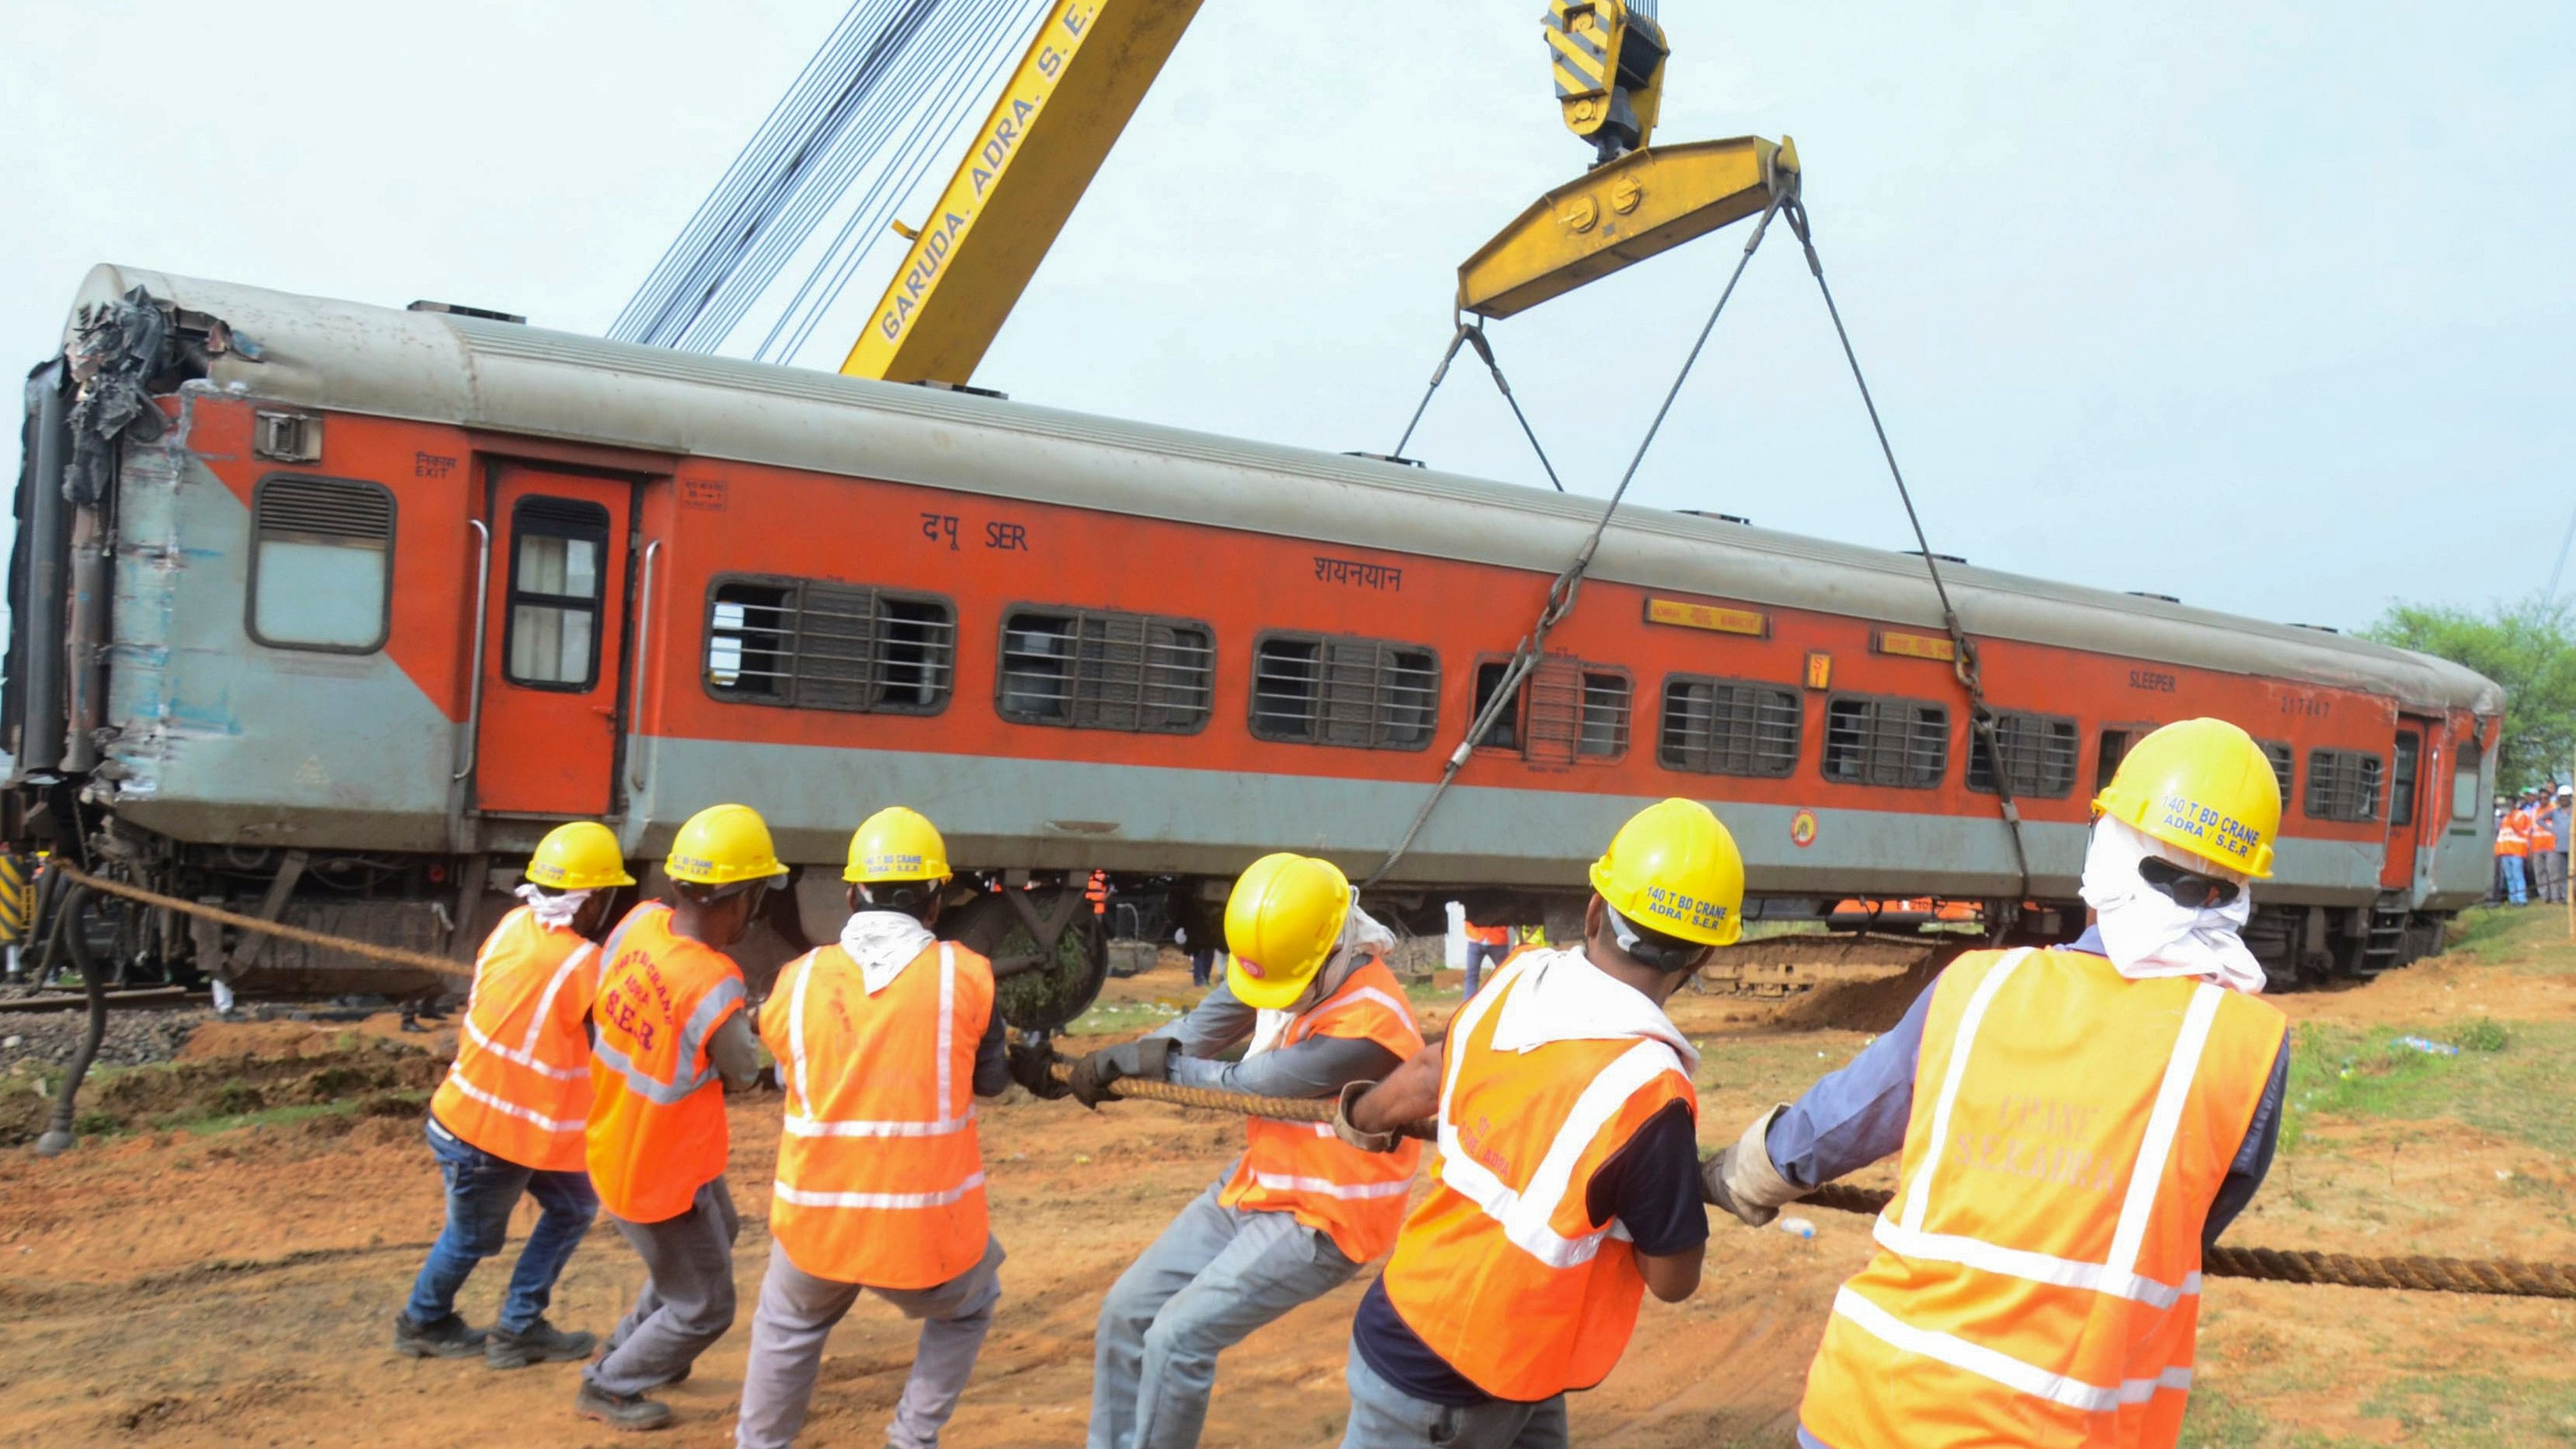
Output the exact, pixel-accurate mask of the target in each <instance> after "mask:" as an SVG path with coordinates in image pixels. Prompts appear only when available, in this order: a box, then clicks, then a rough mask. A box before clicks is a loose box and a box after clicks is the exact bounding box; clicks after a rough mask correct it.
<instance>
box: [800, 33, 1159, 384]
mask: <svg viewBox="0 0 2576 1449" xmlns="http://www.w3.org/2000/svg"><path fill="white" fill-rule="evenodd" d="M1199 3H1200V0H1060V3H1058V4H1056V5H1055V6H1053V7H1051V8H1050V9H1049V10H1048V11H1047V17H1046V20H1045V22H1044V23H1042V24H1041V25H1039V26H1038V32H1037V35H1036V37H1035V38H1033V39H1032V40H1031V41H1030V42H1029V48H1028V51H1027V53H1026V54H1024V55H1022V56H1021V57H1020V63H1019V67H1018V69H1016V70H1015V71H1013V72H1012V74H1011V79H1010V83H1009V84H1008V85H1005V86H1004V87H1003V88H1002V93H1001V96H1000V97H999V98H998V99H996V100H995V101H994V102H993V109H992V111H991V112H990V113H989V114H987V115H986V116H985V117H984V124H983V127H982V129H981V130H979V131H977V132H976V134H975V143H974V145H973V146H972V147H970V148H969V149H968V150H967V152H966V157H965V159H964V160H963V161H961V162H960V163H958V167H957V173H956V174H955V175H954V176H951V177H950V178H949V180H948V186H947V189H946V190H945V191H943V192H941V193H940V197H939V204H938V205H937V206H936V207H933V208H932V209H931V212H930V216H929V219H928V220H927V221H926V222H925V223H924V224H923V226H922V228H921V230H920V231H919V232H918V233H917V234H915V235H914V236H913V238H912V247H911V250H909V251H908V252H906V253H905V254H904V259H903V265H901V266H899V267H897V268H896V269H895V274H894V280H892V281H891V282H889V283H887V284H886V289H885V295H884V296H882V297H880V298H878V299H877V308H876V311H875V312H873V313H871V314H870V315H869V317H868V323H867V327H866V329H865V330H864V331H862V332H861V333H860V334H859V340H858V342H857V344H856V345H854V346H853V347H851V348H850V355H849V356H848V357H847V358H845V359H843V360H842V362H841V371H842V372H843V373H846V374H848V375H849V376H852V377H879V378H884V379H886V380H888V381H890V382H945V383H963V382H965V381H966V380H967V379H968V378H969V377H972V376H973V375H974V372H975V364H977V363H978V362H981V361H983V359H984V350H985V349H986V348H988V347H990V346H992V345H993V337H994V335H995V334H996V333H998V332H1000V331H1001V330H1002V323H1003V322H1004V321H1005V320H1006V319H1007V318H1009V316H1010V315H1011V307H1012V305H1013V304H1014V303H1016V302H1018V301H1019V299H1020V293H1021V291H1022V290H1023V289H1025V288H1026V287H1027V286H1028V284H1029V278H1030V277H1032V276H1034V275H1036V273H1037V269H1038V263H1039V262H1040V261H1042V260H1044V259H1045V257H1046V253H1047V248H1048V247H1050V246H1052V245H1054V244H1055V238H1056V234H1057V233H1058V232H1060V231H1062V230H1063V229H1064V223H1065V219H1066V218H1067V217H1070V216H1072V215H1073V208H1074V205H1075V203H1077V202H1079V201H1081V200H1082V193H1083V191H1084V189H1085V188H1087V187H1089V186H1090V185H1091V178H1092V177H1093V175H1095V174H1096V173H1098V171H1099V170H1100V163H1101V162H1102V161H1104V160H1106V159H1107V158H1108V156H1109V149H1110V148H1111V147H1112V146H1115V145H1117V144H1118V135H1119V133H1120V132H1121V131H1123V130H1125V129H1126V127H1127V121H1128V118H1129V117H1131V116H1133V115H1135V114H1136V105H1137V103H1138V102H1139V101H1142V100H1143V99H1144V98H1145V91H1146V89H1147V88H1148V87H1150V86H1151V85H1153V83H1154V77H1155V76H1157V75H1159V74H1160V73H1161V72H1162V69H1163V62H1165V61H1166V60H1168V59H1170V58H1171V54H1172V47H1173V46H1175V45H1177V44H1179V43H1180V39H1181V32H1182V31H1184V30H1187V29H1188V28H1189V24H1190V21H1191V19H1192V18H1193V17H1195V16H1196V15H1197V14H1198V11H1199Z"/></svg>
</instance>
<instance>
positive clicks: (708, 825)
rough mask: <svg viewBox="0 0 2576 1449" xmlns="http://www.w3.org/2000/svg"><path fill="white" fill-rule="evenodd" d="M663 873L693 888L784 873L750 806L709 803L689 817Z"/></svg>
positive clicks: (762, 823)
mask: <svg viewBox="0 0 2576 1449" xmlns="http://www.w3.org/2000/svg"><path fill="white" fill-rule="evenodd" d="M662 871H663V873H664V874H665V875H668V876H669V877H670V878H671V879H673V880H682V881H687V882H689V883H691V884H692V885H716V886H721V885H735V884H738V883H740V882H743V881H751V880H766V879H768V878H769V877H771V876H780V875H785V874H787V867H785V866H783V865H780V864H779V863H778V848H777V847H776V846H774V845H772V844H770V843H769V826H768V824H767V822H765V821H763V820H762V819H761V818H760V812H759V811H757V810H754V809H752V808H751V807H750V806H748V805H710V806H708V807H707V808H706V809H704V810H701V811H699V812H698V813H697V814H695V815H692V816H690V817H689V821H688V823H687V824H686V825H683V826H681V827H680V833H679V835H678V836H677V837H675V838H674V839H673V840H672V841H671V858H670V859H668V860H666V861H664V862H662Z"/></svg>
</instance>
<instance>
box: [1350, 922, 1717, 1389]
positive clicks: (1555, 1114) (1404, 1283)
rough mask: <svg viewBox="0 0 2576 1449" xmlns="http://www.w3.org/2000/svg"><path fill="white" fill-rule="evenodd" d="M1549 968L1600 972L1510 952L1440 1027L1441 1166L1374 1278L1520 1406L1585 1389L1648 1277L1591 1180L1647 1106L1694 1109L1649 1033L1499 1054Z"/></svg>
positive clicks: (1404, 1310)
mask: <svg viewBox="0 0 2576 1449" xmlns="http://www.w3.org/2000/svg"><path fill="white" fill-rule="evenodd" d="M1555 969H1566V970H1574V969H1580V970H1586V971H1589V970H1594V969H1597V968H1594V967H1592V966H1591V965H1590V964H1589V963H1588V962H1584V961H1582V960H1581V958H1580V957H1576V956H1573V955H1571V954H1570V953H1559V952H1548V951H1523V952H1521V953H1519V954H1518V955H1516V956H1515V957H1514V958H1513V959H1512V961H1511V962H1509V963H1507V964H1506V965H1505V966H1504V967H1503V968H1502V969H1501V971H1499V972H1498V973H1496V975H1495V977H1494V980H1493V984H1492V985H1490V986H1488V987H1487V988H1486V989H1484V990H1483V991H1480V992H1478V993H1477V994H1476V996H1475V998H1474V999H1473V1000H1471V1001H1469V1002H1468V1003H1467V1005H1466V1006H1465V1007H1463V1008H1461V1009H1460V1011H1459V1013H1458V1016H1457V1018H1456V1020H1455V1021H1454V1022H1453V1023H1452V1024H1451V1026H1450V1030H1449V1037H1448V1044H1447V1051H1446V1055H1447V1061H1446V1063H1445V1064H1444V1069H1443V1072H1442V1077H1441V1086H1440V1134H1439V1135H1440V1160H1439V1166H1438V1167H1437V1169H1436V1170H1435V1173H1434V1176H1433V1179H1432V1185H1431V1189H1430V1191H1429V1193H1428V1194H1426V1195H1425V1196H1424V1198H1423V1200H1422V1201H1421V1203H1420V1204H1419V1205H1417V1206H1416V1207H1415V1208H1414V1209H1413V1212H1412V1213H1411V1215H1410V1216H1408V1217H1407V1218H1406V1219H1405V1223H1404V1229H1403V1233H1402V1236H1401V1237H1399V1238H1398V1240H1397V1242H1396V1245H1395V1252H1394V1254H1393V1256H1392V1257H1390V1258H1389V1259H1388V1261H1387V1267H1386V1273H1385V1276H1384V1279H1383V1281H1384V1283H1385V1285H1386V1292H1387V1298H1388V1301H1389V1302H1390V1303H1391V1304H1393V1306H1394V1308H1395V1311H1396V1313H1397V1314H1398V1315H1399V1316H1400V1317H1401V1318H1403V1320H1404V1322H1405V1323H1406V1324H1407V1325H1408V1326H1409V1327H1411V1328H1412V1329H1413V1331H1414V1333H1415V1335H1416V1336H1417V1337H1419V1338H1420V1339H1421V1340H1422V1341H1423V1343H1424V1345H1425V1346H1427V1347H1428V1348H1430V1349H1431V1350H1432V1352H1434V1353H1436V1354H1438V1355H1439V1356H1440V1357H1441V1358H1442V1359H1444V1360H1445V1361H1447V1362H1448V1364H1449V1365H1450V1367H1452V1368H1454V1369H1456V1370H1457V1371H1458V1372H1459V1373H1460V1374H1461V1375H1463V1376H1465V1377H1466V1378H1467V1379H1468V1381H1469V1382H1471V1383H1473V1384H1475V1385H1476V1386H1477V1387H1478V1388H1480V1389H1483V1390H1484V1391H1485V1392H1487V1393H1489V1394H1492V1395H1494V1396H1495V1397H1497V1398H1503V1399H1512V1400H1517V1401H1520V1402H1523V1403H1535V1402H1538V1401H1540V1400H1542V1399H1546V1398H1549V1397H1551V1396H1553V1395H1555V1394H1559V1393H1562V1392H1565V1391H1567V1390H1570V1389H1586V1388H1590V1387H1592V1386H1593V1385H1595V1384H1598V1383H1599V1382H1601V1380H1602V1379H1603V1378H1605V1377H1607V1376H1608V1374H1609V1372H1610V1370H1611V1369H1612V1368H1613V1367H1614V1366H1616V1364H1617V1363H1618V1361H1619V1356H1620V1355H1621V1354H1622V1353H1623V1352H1625V1351H1626V1349H1627V1346H1628V1340H1629V1337H1630V1336H1631V1335H1632V1334H1633V1333H1634V1331H1635V1329H1636V1323H1637V1306H1638V1303H1639V1302H1640V1300H1641V1299H1642V1298H1643V1297H1644V1294H1645V1277H1644V1274H1643V1273H1642V1272H1641V1271H1640V1270H1639V1268H1638V1266H1637V1262H1636V1253H1635V1249H1634V1248H1633V1247H1631V1246H1630V1241H1629V1238H1628V1233H1627V1229H1626V1228H1625V1226H1624V1225H1622V1224H1621V1223H1619V1222H1618V1220H1617V1219H1615V1218H1613V1219H1611V1220H1610V1221H1608V1222H1605V1223H1599V1224H1595V1223H1593V1221H1592V1218H1591V1208H1590V1203H1589V1194H1590V1188H1591V1183H1592V1178H1593V1175H1594V1174H1595V1173H1596V1172H1598V1171H1599V1170H1600V1168H1601V1166H1602V1165H1603V1164H1604V1163H1606V1162H1608V1161H1609V1160H1610V1158H1611V1157H1612V1156H1614V1155H1615V1154H1616V1153H1617V1152H1618V1151H1619V1150H1620V1149H1622V1148H1624V1147H1625V1146H1627V1145H1628V1143H1629V1142H1630V1141H1632V1140H1633V1139H1634V1138H1635V1136H1636V1134H1637V1133H1638V1132H1639V1131H1641V1130H1642V1129H1643V1128H1644V1127H1645V1125H1646V1124H1647V1123H1648V1122H1650V1121H1652V1120H1654V1118H1655V1116H1656V1115H1657V1114H1658V1113H1660V1112H1662V1111H1664V1110H1665V1109H1667V1108H1669V1107H1670V1106H1671V1105H1672V1104H1673V1103H1674V1102H1681V1103H1683V1104H1685V1105H1686V1106H1687V1107H1689V1108H1690V1109H1691V1110H1692V1111H1693V1112H1694V1113H1696V1111H1697V1103H1698V1096H1697V1094H1696V1092H1695V1091H1694V1090H1693V1089H1692V1086H1691V1083H1690V1078H1689V1077H1688V1076H1687V1075H1686V1074H1685V1073H1684V1072H1683V1071H1682V1066H1681V1059H1680V1056H1679V1054H1677V1053H1676V1052H1674V1051H1673V1049H1672V1048H1671V1047H1669V1046H1667V1045H1665V1044H1664V1043H1662V1042H1659V1041H1654V1040H1652V1039H1647V1038H1631V1037H1622V1038H1612V1039H1602V1040H1594V1039H1575V1040H1567V1041H1554V1042H1547V1043H1543V1044H1541V1045H1538V1046H1534V1047H1531V1048H1528V1049H1527V1050H1524V1051H1509V1052H1506V1051H1498V1050H1496V1049H1495V1048H1494V1046H1493V1038H1494V1033H1495V1030H1496V1027H1497V1024H1498V1022H1499V1019H1500V1016H1501V1013H1502V1012H1503V1011H1504V1010H1505V1009H1506V1004H1507V1003H1508V1002H1509V1001H1510V1000H1511V998H1512V997H1513V995H1514V994H1515V993H1516V992H1517V991H1519V990H1520V989H1521V988H1522V987H1523V986H1524V985H1525V984H1526V983H1527V982H1528V981H1529V980H1530V979H1531V976H1532V975H1533V973H1534V972H1535V971H1538V970H1555ZM1488 1158H1490V1159H1491V1160H1490V1161H1488V1160H1486V1159H1488ZM1515 1181H1517V1182H1519V1183H1520V1186H1518V1187H1515V1186H1513V1183H1514V1182H1515Z"/></svg>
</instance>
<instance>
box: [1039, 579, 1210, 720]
mask: <svg viewBox="0 0 2576 1449" xmlns="http://www.w3.org/2000/svg"><path fill="white" fill-rule="evenodd" d="M1215 680H1216V640H1215V635H1213V634H1212V633H1210V632H1209V630H1208V626H1207V625H1205V624H1200V623H1195V622H1192V621H1190V620H1187V619H1165V618H1158V617H1155V616H1152V615H1147V614H1112V613H1105V612H1099V611H1094V610H1087V609H1084V610H1037V609H1015V610H1013V611H1012V612H1011V613H1010V614H1009V615H1008V616H1007V617H1005V619H1004V620H1003V623H1002V669H1001V678H1000V679H999V681H998V687H997V690H996V700H995V703H996V706H997V707H998V708H999V709H1000V711H1001V714H1002V717H1003V718H1004V719H1008V720H1015V721H1017V722H1019V723H1021V724H1051V725H1067V726H1070V727H1072V728H1074V729H1086V730H1131V731H1135V732H1138V733H1144V734H1189V733H1192V732H1194V731H1196V730H1198V729H1199V728H1200V727H1201V726H1203V725H1205V724H1206V723H1207V717H1208V704H1209V700H1210V699H1211V698H1212V697H1213V695H1214V693H1215Z"/></svg>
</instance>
